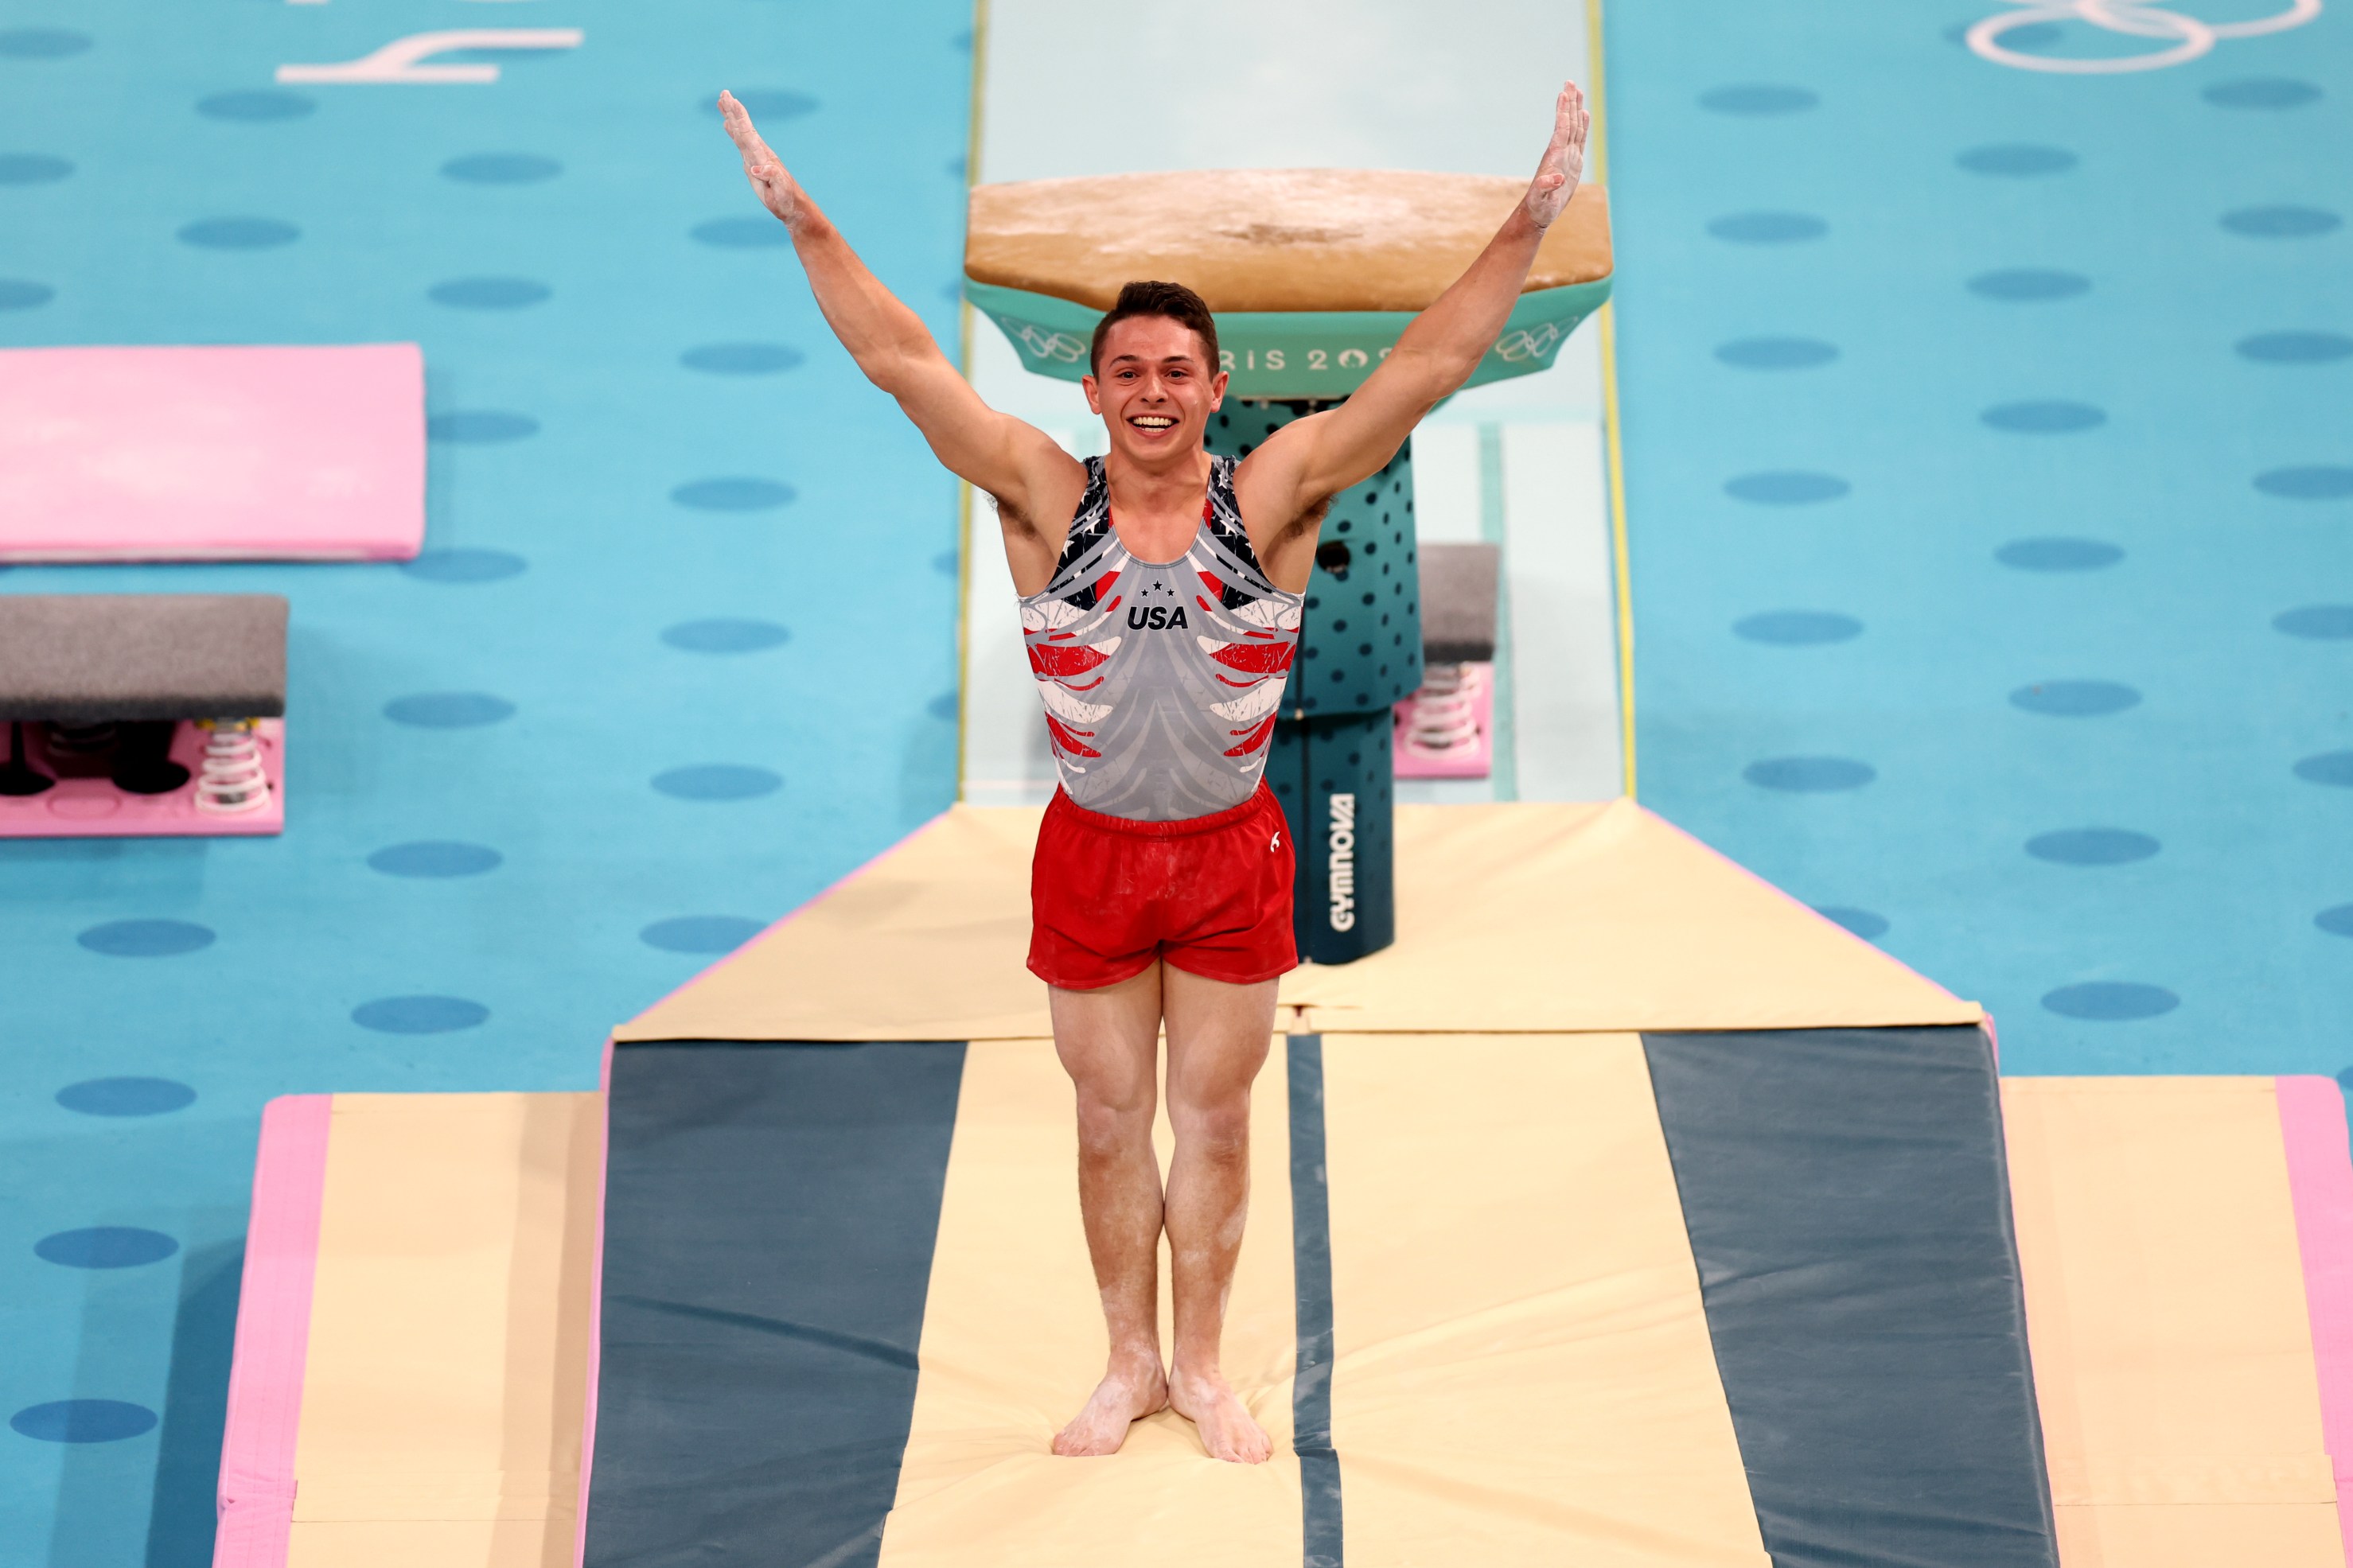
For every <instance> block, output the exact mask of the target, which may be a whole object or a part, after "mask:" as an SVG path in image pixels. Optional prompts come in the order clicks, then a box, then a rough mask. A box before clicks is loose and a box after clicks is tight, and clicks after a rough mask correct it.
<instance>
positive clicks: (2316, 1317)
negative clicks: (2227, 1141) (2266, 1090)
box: [2279, 1078, 2353, 1562]
mask: <svg viewBox="0 0 2353 1568" xmlns="http://www.w3.org/2000/svg"><path fill="white" fill-rule="evenodd" d="M2279 1114H2280V1134H2281V1137H2282V1139H2283V1141H2284V1142H2285V1143H2286V1145H2287V1175H2288V1185H2289V1190H2290V1191H2291V1192H2292V1193H2293V1194H2294V1198H2295V1237H2296V1247H2297V1250H2298V1251H2299V1252H2300V1253H2302V1254H2303V1258H2304V1303H2305V1310H2306V1313H2307V1314H2308V1315H2309V1316H2310V1318H2311V1321H2312V1359H2313V1363H2314V1365H2315V1367H2316V1370H2317V1371H2318V1373H2319V1374H2320V1435H2321V1440H2322V1441H2323V1442H2324V1443H2326V1444H2327V1446H2328V1456H2329V1458H2330V1459H2331V1460H2332V1461H2333V1462H2334V1463H2335V1466H2336V1470H2337V1528H2338V1529H2339V1530H2341V1531H2344V1534H2345V1552H2346V1560H2347V1561H2348V1562H2353V1158H2348V1154H2347V1152H2346V1130H2345V1092H2344V1090H2342V1089H2339V1088H2337V1080H2336V1079H2326V1078H2283V1079H2280V1080H2279Z"/></svg>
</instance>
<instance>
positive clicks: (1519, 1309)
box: [1324, 1035, 1766, 1568]
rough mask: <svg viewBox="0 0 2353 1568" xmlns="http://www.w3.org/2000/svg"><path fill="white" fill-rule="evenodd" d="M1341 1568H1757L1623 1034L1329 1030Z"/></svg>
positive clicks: (1657, 1144)
mask: <svg viewBox="0 0 2353 1568" xmlns="http://www.w3.org/2000/svg"><path fill="white" fill-rule="evenodd" d="M1324 1136H1325V1140H1326V1147H1327V1152H1328V1159H1327V1163H1328V1167H1329V1171H1330V1179H1331V1194H1332V1197H1331V1202H1332V1298H1333V1323H1334V1329H1335V1340H1336V1347H1337V1349H1336V1356H1335V1368H1334V1375H1333V1383H1332V1436H1333V1446H1334V1447H1335V1448H1336V1449H1337V1450H1338V1452H1339V1456H1340V1480H1341V1492H1342V1510H1343V1512H1344V1513H1345V1520H1346V1524H1345V1531H1346V1540H1347V1563H1348V1568H1388V1565H1390V1564H1397V1565H1400V1568H1402V1565H1405V1564H1428V1563H1478V1564H1481V1568H1506V1565H1509V1564H1518V1563H1526V1564H1530V1565H1535V1564H1543V1565H1544V1568H1558V1565H1559V1564H1562V1563H1576V1564H1577V1565H1578V1568H1616V1565H1621V1564H1622V1565H1625V1568H1633V1565H1635V1564H1641V1565H1642V1568H1662V1565H1673V1568H1682V1565H1685V1564H1688V1565H1691V1568H1700V1565H1702V1564H1706V1565H1719V1564H1720V1565H1723V1568H1765V1564H1766V1556H1765V1549H1764V1543H1763V1542H1762V1540H1761V1539H1760V1537H1759V1536H1758V1533H1757V1517H1756V1511H1755V1507H1754V1504H1753V1503H1752V1501H1751V1500H1750V1497H1749V1493H1748V1484H1747V1480H1746V1475H1745V1472H1744V1471H1743V1470H1742V1468H1741V1463H1740V1451H1739V1447H1738V1445H1737V1443H1736V1441H1735V1439H1734V1436H1733V1429H1732V1413H1731V1410H1730V1408H1729V1407H1728V1405H1726V1403H1725V1394H1724V1388H1723V1385H1722V1384H1721V1382H1720V1381H1719V1379H1718V1377H1717V1375H1716V1370H1715V1352H1714V1350H1713V1349H1712V1347H1711V1345H1710V1342H1709V1339H1708V1332H1707V1320H1706V1318H1705V1315H1704V1312H1703V1310H1702V1307H1701V1302H1700V1289H1699V1273H1698V1269H1697V1267H1696V1265H1694V1262H1693V1260H1692V1254H1691V1244H1690V1242H1689V1240H1688V1239H1687V1237H1686V1236H1685V1234H1684V1229H1683V1209H1682V1205H1681V1204H1680V1203H1679V1202H1678V1200H1677V1197H1676V1194H1675V1183H1674V1173H1673V1171H1672V1168H1671V1166H1670V1165H1669V1163H1668V1160H1667V1146H1666V1139H1665V1135H1664V1134H1663V1133H1662V1131H1660V1126H1659V1115H1658V1109H1657V1106H1656V1103H1655V1101H1654V1100H1653V1099H1652V1096H1651V1079H1650V1071H1649V1068H1648V1067H1647V1065H1646V1063H1645V1061H1644V1058H1643V1055H1642V1043H1641V1037H1639V1036H1635V1035H1549V1036H1544V1035H1522V1036H1496V1035H1487V1036H1480V1035H1452V1036H1397V1035H1326V1036H1325V1037H1324Z"/></svg>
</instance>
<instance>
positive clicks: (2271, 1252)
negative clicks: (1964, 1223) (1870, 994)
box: [2002, 1078, 2345, 1568]
mask: <svg viewBox="0 0 2353 1568" xmlns="http://www.w3.org/2000/svg"><path fill="white" fill-rule="evenodd" d="M2002 1110H2003V1121H2004V1125H2005V1128H2006V1130H2007V1134H2008V1139H2009V1144H2010V1202H2011V1206H2012V1208H2013V1210H2014V1211H2015V1213H2016V1215H2017V1222H2018V1253H2019V1259H2020V1264H2021V1269H2022V1271H2023V1274H2024V1278H2025V1283H2026V1310H2027V1330H2028V1333H2029V1335H2030V1336H2031V1341H2032V1348H2033V1353H2034V1388H2035V1394H2036V1397H2037V1401H2038V1403H2039V1404H2040V1405H2041V1406H2042V1433H2043V1446H2044V1448H2045V1451H2046V1457H2047V1459H2048V1462H2049V1465H2050V1470H2051V1492H2052V1501H2053V1503H2054V1504H2056V1506H2057V1510H2058V1521H2059V1555H2060V1560H2061V1562H2062V1563H2064V1564H2065V1565H2066V1568H2204V1565H2206V1564H2212V1563H2249V1564H2253V1563H2261V1564H2262V1565H2263V1568H2343V1564H2344V1562H2345V1550H2344V1547H2343V1544H2342V1543H2341V1542H2340V1540H2339V1537H2338V1534H2337V1503H2336V1483H2335V1479H2334V1475H2333V1473H2332V1469H2331V1467H2330V1464H2329V1459H2328V1456H2327V1451H2326V1449H2325V1447H2324V1445H2323V1441H2322V1436H2321V1426H2320V1384H2319V1377H2318V1373H2317V1372H2316V1369H2315V1365H2314V1362H2313V1353H2312V1330H2311V1325H2310V1321H2309V1320H2308V1319H2307V1317H2306V1307H2305V1296H2304V1266H2303V1261H2302V1256H2301V1254H2300V1252H2299V1250H2298V1247H2297V1240H2296V1231H2295V1211H2294V1208H2293V1206H2292V1204H2293V1200H2292V1198H2291V1195H2290V1193H2289V1187H2288V1173H2287V1154H2286V1150H2285V1147H2284V1143H2283V1142H2282V1138H2281V1133H2280V1122H2279V1104H2278V1100H2277V1097H2276V1093H2275V1091H2274V1087H2273V1081H2272V1080H2271V1079H2268V1078H2227V1079H2223V1078H2215V1079H2124V1078H2108V1079H2006V1080H2004V1082H2003V1085H2002Z"/></svg>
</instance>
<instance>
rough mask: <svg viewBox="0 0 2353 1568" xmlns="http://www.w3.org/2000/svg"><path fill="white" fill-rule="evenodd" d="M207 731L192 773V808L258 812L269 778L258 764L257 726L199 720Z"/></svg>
mask: <svg viewBox="0 0 2353 1568" xmlns="http://www.w3.org/2000/svg"><path fill="white" fill-rule="evenodd" d="M196 727H197V728H198V729H200V730H203V731H207V733H206V739H205V752H204V756H203V758H202V759H201V761H200V764H199V767H198V771H197V773H196V809H197V810H198V811H212V812H221V813H231V812H240V811H259V810H260V809H261V808H262V807H263V806H264V805H268V804H269V775H268V774H267V773H265V772H264V771H263V769H262V765H261V738H260V735H259V723H258V722H257V721H254V720H251V719H199V720H197V721H196Z"/></svg>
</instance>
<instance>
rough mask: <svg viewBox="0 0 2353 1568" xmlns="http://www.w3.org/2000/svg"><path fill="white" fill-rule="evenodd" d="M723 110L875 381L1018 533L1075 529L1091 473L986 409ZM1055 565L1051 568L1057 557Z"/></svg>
mask: <svg viewBox="0 0 2353 1568" xmlns="http://www.w3.org/2000/svg"><path fill="white" fill-rule="evenodd" d="M719 112H720V113H721V114H722V115H723V116H724V117H725V119H726V121H727V134H728V135H729V137H731V138H732V139H733V141H734V143H735V149H736V151H737V152H739V153H742V154H743V155H744V175H745V177H746V178H748V179H749V180H750V181H751V182H752V188H753V189H754V191H757V192H758V193H759V195H760V200H761V201H762V202H763V203H764V204H765V205H766V206H767V209H768V210H769V211H770V212H772V213H774V214H775V215H776V217H777V218H778V219H779V220H780V221H781V222H782V223H783V224H784V226H786V228H787V229H789V230H791V231H792V237H793V250H794V253H795V254H796V255H797V256H798V257H799V258H800V262H801V267H802V268H803V269H804V270H806V271H807V273H808V280H809V289H810V291H811V292H812V293H814V294H815V295H816V296H817V305H818V310H822V311H823V312H825V320H826V324H827V325H828V326H829V327H831V328H832V329H833V332H834V336H836V337H838V338H839V339H840V340H841V346H842V347H844V348H846V349H848V350H849V357H850V358H852V359H854V360H856V361H857V362H858V368H859V369H860V370H861V371H864V372H865V373H866V379H867V380H869V381H871V382H872V383H873V384H875V385H877V386H879V387H881V389H882V390H883V391H885V392H887V393H889V394H890V395H892V397H894V398H897V399H898V400H899V406H900V407H901V408H902V410H904V411H905V413H906V416H907V417H908V418H910V419H912V420H913V421H914V422H915V427H916V428H917V429H919V430H921V431H922V432H923V439H924V440H926V441H928V442H930V443H931V447H932V451H933V453H934V455H935V456H936V457H938V458H939V460H940V461H941V462H942V463H943V464H944V465H946V467H947V468H949V469H950V470H951V471H952V472H954V473H955V474H956V475H957V476H958V477H959V478H962V479H967V480H969V481H970V482H972V483H973V484H975V485H977V486H978V487H979V488H980V489H984V490H987V492H988V493H989V494H990V495H992V496H994V497H996V498H997V502H998V504H999V507H1000V509H1001V510H1005V511H1007V512H1008V513H1009V514H1010V515H1009V516H1008V520H1007V521H1008V534H1010V533H1011V532H1013V531H1014V527H1013V523H1014V519H1016V518H1018V519H1020V520H1024V521H1026V520H1029V519H1035V518H1039V517H1041V516H1042V517H1045V518H1048V519H1051V520H1054V521H1058V522H1061V523H1065V524H1066V523H1067V521H1068V520H1069V517H1070V514H1071V510H1073V509H1074V508H1075V506H1076V505H1077V502H1078V499H1079V496H1080V494H1081V492H1082V491H1083V490H1084V489H1085V488H1086V470H1085V468H1083V467H1082V465H1081V464H1080V463H1079V462H1078V460H1077V459H1076V458H1072V457H1071V455H1070V454H1069V453H1067V452H1065V451H1063V450H1062V449H1061V447H1058V446H1056V445H1055V444H1054V441H1053V438H1052V437H1049V436H1048V435H1046V433H1045V432H1044V431H1042V430H1039V429H1038V428H1037V427H1036V426H1032V425H1029V424H1025V423H1024V422H1022V421H1021V420H1018V419H1016V418H1014V417H1013V416H1011V415H1009V414H999V413H998V412H997V410H995V409H993V408H991V407H989V406H988V405H987V404H986V403H984V402H982V401H981V398H980V395H979V394H978V393H976V392H975V391H974V390H973V389H972V386H971V384H970V383H968V382H966V381H965V378H964V377H963V376H962V375H960V374H957V372H956V368H955V366H954V365H953V364H950V363H948V358H947V356H946V355H945V354H944V353H941V352H940V346H939V344H937V343H936V342H933V341H932V334H931V333H930V331H927V330H926V329H925V328H924V326H923V321H922V320H921V319H919V318H918V317H917V316H916V314H915V312H914V311H913V310H909V309H907V307H906V306H905V305H903V304H902V303H901V302H900V301H899V300H898V298H897V297H896V296H894V295H893V294H892V292H891V290H890V289H886V288H884V287H883V286H882V280H881V279H879V278H877V277H875V276H874V274H873V273H872V272H871V271H869V270H868V269H867V267H866V263H864V262H863V261H860V259H859V258H858V253H857V252H856V251H854V250H852V249H850V248H849V241H848V240H846V239H844V238H842V237H841V231H840V230H839V229H837V228H835V227H834V226H833V225H832V224H831V223H830V222H828V221H827V218H826V216H825V214H824V213H822V212H820V211H819V210H818V205H817V204H816V203H815V202H813V201H811V200H809V198H808V194H807V192H806V191H803V190H802V189H801V187H800V184H799V183H798V182H797V181H796V180H795V179H794V178H793V177H792V175H791V174H788V173H787V172H786V169H785V165H784V163H783V161H782V160H781V159H779V158H778V157H777V156H776V153H773V152H771V151H769V148H768V144H767V143H766V142H764V141H762V140H761V139H760V133H759V132H757V131H756V130H754V129H753V126H752V116H751V115H750V114H749V113H748V112H746V111H745V110H744V106H743V105H742V104H741V103H739V102H737V101H736V99H735V95H734V94H733V93H732V92H723V93H721V94H720V95H719ZM1050 544H1051V546H1052V549H1053V550H1059V549H1060V538H1059V536H1058V537H1056V538H1055V539H1053V540H1052V541H1050ZM1046 559H1047V562H1048V563H1049V565H1050V563H1051V561H1052V552H1051V551H1050V552H1048V554H1047V556H1046Z"/></svg>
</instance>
